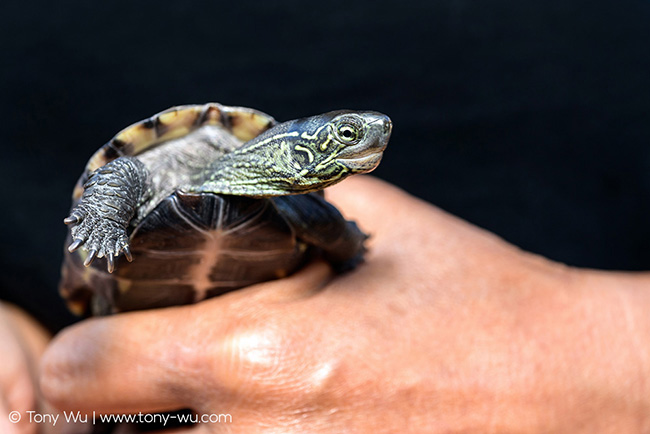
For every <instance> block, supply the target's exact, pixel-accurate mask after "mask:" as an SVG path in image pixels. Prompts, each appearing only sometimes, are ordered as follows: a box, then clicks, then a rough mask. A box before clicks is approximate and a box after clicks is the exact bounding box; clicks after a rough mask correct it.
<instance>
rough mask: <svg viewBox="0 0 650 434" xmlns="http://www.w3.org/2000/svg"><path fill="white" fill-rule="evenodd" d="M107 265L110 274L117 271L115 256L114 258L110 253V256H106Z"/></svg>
mask: <svg viewBox="0 0 650 434" xmlns="http://www.w3.org/2000/svg"><path fill="white" fill-rule="evenodd" d="M106 263H107V266H108V272H109V273H112V272H113V271H115V256H113V254H111V253H109V254H108V255H106Z"/></svg>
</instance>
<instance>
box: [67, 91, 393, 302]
mask: <svg viewBox="0 0 650 434" xmlns="http://www.w3.org/2000/svg"><path fill="white" fill-rule="evenodd" d="M391 128H392V124H391V121H390V119H389V118H388V117H387V116H385V115H383V114H381V113H377V112H369V111H365V112H361V111H350V110H340V111H333V112H329V113H325V114H322V115H318V116H313V117H309V118H304V119H298V120H293V121H289V122H285V123H281V124H277V123H276V121H275V120H274V119H273V118H272V117H271V116H269V115H267V114H265V113H262V112H259V111H257V110H253V109H249V108H243V107H228V106H224V105H221V104H216V103H209V104H205V105H187V106H179V107H173V108H171V109H169V110H165V111H163V112H161V113H158V114H156V115H154V116H152V117H151V118H149V119H146V120H143V121H141V122H138V123H135V124H133V125H131V126H129V127H127V128H125V129H124V130H122V131H121V132H119V133H118V134H117V135H116V136H115V137H114V138H113V139H111V140H110V141H109V142H108V143H107V144H105V145H104V146H103V147H102V148H100V149H99V150H98V151H97V152H96V153H95V154H94V155H93V156H92V157H91V158H90V160H89V161H88V164H87V165H86V168H85V171H84V173H83V174H82V175H81V177H80V179H79V181H78V182H77V185H76V186H75V189H74V193H73V204H72V211H71V213H70V216H69V217H67V218H66V219H65V223H66V224H68V225H70V231H69V234H68V239H67V244H68V245H69V247H68V249H67V251H66V254H65V259H64V264H63V272H62V280H61V285H60V290H61V293H62V295H63V297H64V298H66V300H67V301H68V305H69V306H70V308H71V310H72V311H73V312H75V313H78V314H89V313H92V314H95V315H102V314H109V313H115V312H120V311H128V310H136V309H145V308H154V307H163V306H170V305H178V304H187V303H194V302H197V301H200V300H202V299H205V298H208V297H213V296H216V295H219V294H222V293H224V292H227V291H231V290H234V289H237V288H241V287H243V286H247V285H251V284H254V283H258V282H262V281H266V280H270V279H275V278H279V277H282V276H286V275H288V274H290V273H292V272H294V271H295V270H296V269H298V268H299V267H300V266H302V265H303V264H304V263H305V262H306V261H307V260H309V259H310V258H312V257H313V256H314V255H315V254H319V255H321V256H322V257H323V258H325V259H326V260H327V261H328V262H330V263H331V264H332V266H333V267H334V269H335V270H337V271H345V270H348V269H351V268H354V267H355V266H356V265H357V264H358V263H359V262H360V261H361V260H362V259H363V254H364V252H365V248H364V241H365V239H366V238H367V236H366V235H365V234H364V233H363V232H362V231H361V230H359V229H358V228H357V226H356V224H355V223H354V222H351V221H348V220H345V219H344V218H343V217H342V216H341V214H340V213H339V211H338V210H337V209H336V208H335V207H334V206H332V205H331V204H329V203H328V202H327V201H325V199H324V195H323V192H322V191H321V190H322V189H324V188H325V187H327V186H330V185H332V184H335V183H337V182H339V181H342V180H343V179H345V178H346V177H347V176H349V175H352V174H355V173H365V172H369V171H371V170H373V169H374V168H375V167H377V165H378V164H379V162H380V160H381V157H382V154H383V151H384V149H385V148H386V145H387V144H388V139H389V137H390V134H391ZM97 258H102V259H99V260H97ZM131 261H133V262H131Z"/></svg>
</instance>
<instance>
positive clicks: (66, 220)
mask: <svg viewBox="0 0 650 434" xmlns="http://www.w3.org/2000/svg"><path fill="white" fill-rule="evenodd" d="M80 221H81V219H80V218H79V216H78V215H74V214H73V215H71V216H70V217H66V218H64V219H63V223H65V224H66V225H72V224H75V223H79V222H80Z"/></svg>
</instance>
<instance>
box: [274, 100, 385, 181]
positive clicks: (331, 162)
mask: <svg viewBox="0 0 650 434" xmlns="http://www.w3.org/2000/svg"><path fill="white" fill-rule="evenodd" d="M287 124H288V125H287V131H295V133H296V134H295V135H294V136H292V137H290V138H287V139H286V145H285V147H287V148H288V149H287V150H289V151H290V154H291V155H290V156H289V157H290V158H289V160H291V161H292V165H293V166H294V167H295V169H296V171H297V172H298V173H302V175H301V176H307V177H312V178H314V179H315V180H320V181H322V182H325V183H328V182H329V181H337V180H341V179H343V178H345V177H346V176H348V175H352V174H355V173H366V172H370V171H372V170H374V169H375V168H376V167H377V165H378V164H379V162H380V161H381V157H382V155H383V152H384V150H385V149H386V145H388V139H389V138H390V134H391V130H392V123H391V120H390V118H389V117H388V116H386V115H384V114H381V113H378V112H355V111H351V110H338V111H333V112H329V113H325V114H322V115H318V116H312V117H309V118H304V119H298V120H295V121H290V122H287ZM288 154H289V153H287V154H285V155H288ZM339 178H340V179H339ZM315 182H318V181H315Z"/></svg>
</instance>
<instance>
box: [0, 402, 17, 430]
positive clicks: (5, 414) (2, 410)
mask: <svg viewBox="0 0 650 434" xmlns="http://www.w3.org/2000/svg"><path fill="white" fill-rule="evenodd" d="M21 416H22V415H21ZM10 417H11V419H10ZM15 417H16V416H15V413H14V414H11V415H10V413H9V409H8V408H7V405H6V404H5V401H4V399H2V397H1V396H0V432H1V433H7V434H19V431H18V427H17V425H16V423H15V419H14V418H15ZM12 421H14V422H12Z"/></svg>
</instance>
